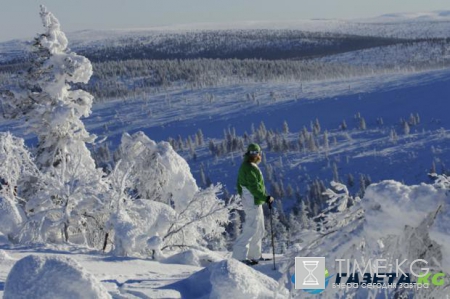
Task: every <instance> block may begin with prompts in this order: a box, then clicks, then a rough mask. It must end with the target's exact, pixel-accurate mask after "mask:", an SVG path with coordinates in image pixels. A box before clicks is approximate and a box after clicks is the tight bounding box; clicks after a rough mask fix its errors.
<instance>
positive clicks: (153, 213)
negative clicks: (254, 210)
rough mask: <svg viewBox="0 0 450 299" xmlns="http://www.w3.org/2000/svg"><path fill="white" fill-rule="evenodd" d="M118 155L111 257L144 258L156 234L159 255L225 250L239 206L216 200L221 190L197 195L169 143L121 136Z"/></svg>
mask: <svg viewBox="0 0 450 299" xmlns="http://www.w3.org/2000/svg"><path fill="white" fill-rule="evenodd" d="M119 152H120V154H118V155H117V157H118V158H120V159H121V160H119V161H118V163H117V165H116V167H115V169H114V171H113V173H112V174H111V175H112V176H111V178H109V180H110V181H111V183H110V185H111V186H114V187H113V188H112V189H113V190H116V191H114V192H113V196H112V198H113V199H114V200H113V203H112V205H111V206H112V208H111V211H112V214H113V217H112V220H111V221H110V223H109V226H108V227H109V229H110V230H111V231H112V232H113V233H114V234H115V235H114V253H115V254H118V255H132V254H141V255H145V254H148V253H146V251H145V249H146V246H145V242H146V240H147V238H150V237H153V236H156V234H157V235H158V236H159V237H160V238H161V250H165V249H166V248H170V247H189V246H207V245H211V244H213V245H211V246H212V247H214V246H222V245H223V246H224V237H225V225H226V224H227V223H228V221H229V212H230V210H233V209H237V203H236V199H235V198H234V197H232V198H230V200H229V202H228V203H227V204H226V203H225V202H224V201H222V200H220V199H219V198H218V194H219V193H221V190H222V186H221V185H215V186H214V185H212V186H210V187H209V188H206V189H204V190H200V189H199V188H198V187H197V184H196V182H195V180H194V178H193V177H192V174H191V172H190V168H189V165H188V164H187V162H186V161H185V160H184V159H183V158H182V157H181V156H179V155H178V154H177V153H176V152H175V151H174V150H173V149H172V147H171V146H170V144H169V143H167V142H160V143H156V142H154V141H153V140H151V139H149V138H148V137H147V136H145V134H144V133H142V132H137V133H135V134H133V135H131V136H130V135H129V134H127V133H125V134H124V135H123V136H122V143H121V145H120V147H119ZM222 239H223V240H222ZM221 244H222V245H221Z"/></svg>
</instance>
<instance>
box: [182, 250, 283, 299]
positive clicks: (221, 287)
mask: <svg viewBox="0 0 450 299" xmlns="http://www.w3.org/2000/svg"><path fill="white" fill-rule="evenodd" d="M177 286H178V287H180V286H181V289H183V290H184V291H185V294H188V298H199V299H200V298H217V299H222V298H223V299H225V298H234V299H241V298H242V299H244V298H287V296H288V291H287V290H286V289H285V288H284V287H279V284H278V282H276V281H275V280H274V279H272V278H270V277H268V276H266V275H264V274H262V273H261V272H259V271H256V270H254V269H253V268H251V267H248V266H246V265H244V264H243V263H241V262H239V261H237V260H235V259H226V260H223V261H220V262H217V263H213V264H211V265H210V266H208V267H207V268H205V269H203V270H201V271H199V272H197V273H195V274H194V275H192V276H191V277H189V278H187V279H185V280H183V281H180V282H179V283H178V284H177Z"/></svg>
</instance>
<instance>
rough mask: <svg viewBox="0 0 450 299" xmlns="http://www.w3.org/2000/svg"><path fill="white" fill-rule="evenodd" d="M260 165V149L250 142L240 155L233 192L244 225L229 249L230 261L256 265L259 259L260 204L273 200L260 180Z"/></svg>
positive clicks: (262, 233) (262, 232)
mask: <svg viewBox="0 0 450 299" xmlns="http://www.w3.org/2000/svg"><path fill="white" fill-rule="evenodd" d="M260 162H261V147H260V146H259V145H258V144H255V143H252V144H250V145H249V146H248V148H247V152H246V153H245V155H244V161H243V162H242V164H241V167H240V168H239V174H238V180H237V190H238V193H239V195H240V196H241V199H242V205H243V207H244V212H245V222H244V224H243V228H242V233H241V235H240V236H239V237H238V238H237V239H236V242H235V244H234V246H233V258H235V259H237V260H240V261H242V262H244V263H246V264H248V265H254V264H257V263H258V260H260V259H261V258H262V254H261V241H262V238H263V237H264V232H265V229H264V214H263V210H262V205H263V204H264V203H270V204H271V203H272V202H273V197H272V196H270V195H268V194H267V192H266V187H265V185H264V178H263V175H262V172H261V170H260V169H259V167H258V164H259V163H260Z"/></svg>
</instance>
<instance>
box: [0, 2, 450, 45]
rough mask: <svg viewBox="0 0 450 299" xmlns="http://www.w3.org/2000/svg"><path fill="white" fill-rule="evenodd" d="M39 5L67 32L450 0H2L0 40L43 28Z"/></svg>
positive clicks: (341, 15)
mask: <svg viewBox="0 0 450 299" xmlns="http://www.w3.org/2000/svg"><path fill="white" fill-rule="evenodd" d="M39 4H44V5H45V6H47V8H48V9H49V10H50V11H51V12H53V13H54V14H55V15H56V17H57V18H58V19H59V20H60V22H61V24H62V29H63V30H64V31H65V32H70V31H76V30H82V29H116V28H136V27H140V28H142V27H151V26H157V25H170V24H188V23H203V22H234V21H284V20H289V21H292V20H299V19H313V18H338V19H350V18H365V17H375V16H378V15H381V14H385V13H394V12H428V11H434V10H450V1H449V0H0V41H5V40H10V39H14V38H32V37H33V36H35V34H36V33H38V32H42V27H41V23H40V18H39V14H38V12H39Z"/></svg>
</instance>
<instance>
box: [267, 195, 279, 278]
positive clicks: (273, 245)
mask: <svg viewBox="0 0 450 299" xmlns="http://www.w3.org/2000/svg"><path fill="white" fill-rule="evenodd" d="M269 211H270V232H271V234H272V254H273V269H274V270H276V269H277V268H276V266H275V242H274V240H273V222H272V203H271V202H269Z"/></svg>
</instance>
